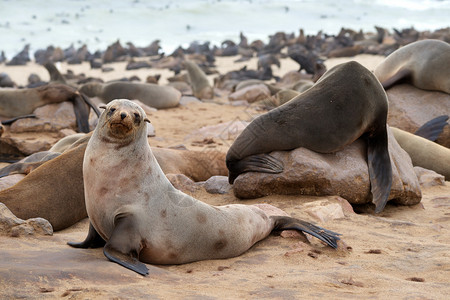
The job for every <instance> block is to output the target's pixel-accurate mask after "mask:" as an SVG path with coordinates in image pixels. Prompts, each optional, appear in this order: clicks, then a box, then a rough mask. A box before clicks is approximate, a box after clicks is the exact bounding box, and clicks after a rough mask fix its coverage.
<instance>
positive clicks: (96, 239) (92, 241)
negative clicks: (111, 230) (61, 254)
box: [67, 223, 105, 249]
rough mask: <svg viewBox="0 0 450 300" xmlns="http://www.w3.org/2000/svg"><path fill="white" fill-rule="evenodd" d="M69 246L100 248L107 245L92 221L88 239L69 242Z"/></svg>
mask: <svg viewBox="0 0 450 300" xmlns="http://www.w3.org/2000/svg"><path fill="white" fill-rule="evenodd" d="M67 244H68V245H69V246H72V247H74V248H83V249H87V248H100V247H103V246H104V245H105V240H103V238H102V237H101V236H100V235H99V234H98V232H97V230H95V228H94V226H92V223H89V231H88V235H87V237H86V239H85V240H84V241H83V242H81V243H74V242H67Z"/></svg>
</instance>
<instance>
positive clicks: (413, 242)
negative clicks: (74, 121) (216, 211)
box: [0, 54, 450, 299]
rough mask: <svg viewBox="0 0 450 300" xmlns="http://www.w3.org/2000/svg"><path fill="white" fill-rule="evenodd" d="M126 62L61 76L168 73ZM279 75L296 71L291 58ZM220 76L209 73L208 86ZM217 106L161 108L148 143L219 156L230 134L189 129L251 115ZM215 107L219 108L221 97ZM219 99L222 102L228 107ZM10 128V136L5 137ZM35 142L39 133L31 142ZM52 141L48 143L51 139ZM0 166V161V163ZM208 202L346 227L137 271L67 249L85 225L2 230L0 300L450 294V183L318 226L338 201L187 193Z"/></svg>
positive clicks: (19, 69)
mask: <svg viewBox="0 0 450 300" xmlns="http://www.w3.org/2000/svg"><path fill="white" fill-rule="evenodd" d="M216 59H217V60H216V63H215V65H216V69H217V70H218V71H219V73H220V74H225V73H226V72H228V71H231V70H237V69H240V68H242V67H243V66H245V65H247V66H248V68H252V69H256V63H257V60H256V58H253V59H252V60H250V61H248V62H241V63H235V62H234V61H235V60H236V59H237V57H217V58H216ZM383 59H384V57H383V56H376V55H366V54H363V55H358V56H355V57H352V58H334V59H328V60H326V61H325V65H326V66H327V68H328V69H330V68H331V67H333V66H334V65H336V64H339V63H342V62H344V61H348V60H356V61H358V62H360V63H361V64H363V65H364V66H366V67H367V68H368V69H370V70H373V68H374V67H375V66H376V65H377V64H378V63H379V62H380V61H381V60H383ZM125 65H126V62H118V63H112V64H110V66H111V67H113V68H114V71H112V72H108V73H103V72H101V70H96V69H90V67H89V63H87V62H84V63H82V64H80V65H67V64H66V63H61V64H59V65H58V66H59V68H60V72H61V73H63V74H65V73H66V72H67V71H68V70H69V69H70V70H72V71H73V72H74V73H75V74H80V73H84V74H86V76H92V77H99V78H102V79H103V80H104V81H109V80H113V79H119V78H122V77H128V78H129V77H131V76H134V75H135V76H138V77H139V78H140V79H141V80H142V81H145V78H146V77H147V76H149V75H155V74H160V75H161V79H160V81H159V84H161V85H164V84H166V83H167V78H168V77H170V76H173V72H171V71H168V70H167V69H140V70H132V71H126V70H125ZM1 70H2V71H3V72H6V73H7V74H9V76H10V77H11V78H12V79H13V81H15V82H16V83H17V84H18V85H25V84H26V83H27V78H28V76H29V75H30V74H31V73H35V74H37V75H39V76H40V77H41V79H42V80H49V75H48V72H47V71H46V70H45V68H43V67H42V66H41V65H38V64H35V63H28V64H27V65H26V66H8V67H7V66H5V65H1ZM273 70H274V73H275V75H278V76H282V75H284V74H286V73H287V72H288V71H292V70H298V64H297V63H296V62H295V61H293V60H291V59H289V58H287V59H282V60H281V67H280V68H277V67H274V68H273ZM215 76H217V75H214V74H213V75H209V77H208V78H209V79H210V81H211V83H212V82H213V79H214V77H215ZM215 100H219V101H216V102H219V103H207V102H203V103H202V102H200V103H188V104H186V105H182V106H178V107H176V108H171V109H166V110H157V111H154V112H152V113H151V115H150V116H149V117H150V119H151V121H152V124H153V126H154V128H155V131H156V136H155V137H150V138H149V143H150V145H151V146H153V147H171V146H176V145H180V144H182V145H185V146H186V148H188V149H190V150H200V151H207V150H208V149H215V150H220V151H223V152H226V151H227V149H228V148H229V146H230V145H231V143H232V142H233V140H232V139H217V138H216V139H214V140H213V142H212V143H210V144H207V145H205V144H202V143H196V141H199V140H202V139H203V138H201V137H199V136H196V135H195V134H193V133H195V131H196V130H198V129H200V128H202V127H204V126H208V125H217V124H221V123H225V122H233V121H236V122H238V121H241V120H242V121H250V119H251V114H249V111H248V108H247V107H246V106H233V105H229V104H227V103H225V102H227V99H226V98H223V99H215ZM221 102H222V103H221ZM224 103H225V104H224ZM7 134H8V133H7ZM29 138H35V139H43V138H46V137H45V136H40V135H39V133H36V134H35V135H33V136H32V137H29ZM52 141H53V140H52ZM4 165H6V164H0V167H2V166H4ZM190 193H191V194H192V195H193V196H194V197H196V198H197V199H199V200H201V201H204V202H206V203H209V204H213V205H224V204H229V203H245V204H254V203H268V204H272V205H274V206H277V207H279V208H281V209H283V210H285V211H286V212H287V213H288V214H289V215H291V216H293V217H297V218H300V219H304V220H308V221H311V222H314V223H316V224H318V225H320V226H323V227H325V228H327V229H330V230H333V231H336V232H339V233H341V234H342V242H343V243H342V244H341V246H340V249H339V250H333V249H331V248H329V247H325V246H324V245H322V244H320V243H318V242H316V241H313V243H312V244H311V243H309V242H307V241H306V240H305V239H299V238H298V237H295V238H292V237H282V236H277V235H271V236H269V237H268V238H266V239H265V240H263V241H261V242H258V243H257V244H255V245H254V246H253V247H252V248H251V249H250V250H248V251H247V252H246V253H244V254H243V255H241V256H239V257H235V258H230V259H225V260H209V261H201V262H195V263H190V264H185V265H174V266H152V265H147V266H148V268H149V269H150V274H149V276H147V277H142V276H140V275H138V274H136V273H134V272H132V271H130V270H127V269H125V268H123V267H120V266H119V265H117V264H114V263H111V262H109V261H108V260H107V259H106V258H105V257H104V255H103V253H102V250H101V249H86V250H80V249H74V248H71V247H69V246H68V245H66V243H67V242H68V241H81V240H83V239H84V238H85V235H86V233H87V229H88V220H87V219H85V220H83V221H81V222H79V223H78V224H76V225H74V226H72V227H70V228H68V229H65V230H63V231H60V232H55V233H54V234H53V236H31V237H16V238H15V237H9V236H0V257H1V259H0V286H1V290H0V295H1V298H5V299H18V298H32V299H53V298H67V299H238V298H239V299H299V298H306V299H324V298H332V299H352V298H357V299H386V298H391V299H447V298H448V295H450V279H449V278H450V252H449V250H448V249H449V246H450V215H449V214H450V212H449V207H450V183H449V182H448V181H447V182H445V184H444V185H436V186H430V187H423V188H422V195H423V198H422V201H421V203H419V204H417V205H414V206H396V205H394V204H391V203H388V205H387V206H386V208H385V210H384V211H383V212H382V213H381V214H378V215H372V214H367V213H360V214H357V213H355V212H353V210H352V209H348V210H347V211H344V212H345V216H344V217H342V218H338V219H334V220H327V221H320V220H318V219H317V218H315V217H314V216H313V215H311V214H309V213H307V212H308V207H309V204H310V203H312V202H315V203H323V205H327V204H330V203H342V199H340V198H339V197H337V196H332V197H311V196H280V195H273V196H267V197H264V198H260V199H254V200H246V201H242V200H239V199H237V198H236V197H235V196H234V195H233V193H232V192H229V193H227V194H222V195H220V194H209V193H207V192H206V191H205V190H204V189H203V188H202V189H199V190H197V191H194V192H190Z"/></svg>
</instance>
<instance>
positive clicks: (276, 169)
mask: <svg viewBox="0 0 450 300" xmlns="http://www.w3.org/2000/svg"><path fill="white" fill-rule="evenodd" d="M227 167H228V171H229V175H228V181H229V182H230V183H233V182H234V180H235V179H236V177H238V176H239V174H242V173H245V172H261V173H272V174H277V173H281V172H283V170H284V166H283V163H282V162H281V161H280V160H278V159H276V158H275V157H273V156H271V155H269V154H258V155H251V156H247V157H245V158H243V159H241V160H238V161H227Z"/></svg>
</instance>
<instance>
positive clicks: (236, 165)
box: [226, 61, 392, 212]
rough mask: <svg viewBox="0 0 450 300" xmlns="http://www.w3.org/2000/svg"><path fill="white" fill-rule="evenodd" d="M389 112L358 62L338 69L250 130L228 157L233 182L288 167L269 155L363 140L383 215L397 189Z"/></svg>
mask: <svg viewBox="0 0 450 300" xmlns="http://www.w3.org/2000/svg"><path fill="white" fill-rule="evenodd" d="M387 111H388V101H387V97H386V93H385V92H384V89H383V87H382V86H381V84H380V82H379V81H378V80H377V78H376V77H375V76H374V75H373V74H372V73H371V72H370V71H369V70H368V69H366V68H365V67H363V66H362V65H360V64H359V63H357V62H355V61H351V62H348V63H344V64H340V65H337V66H335V67H334V68H332V69H330V70H329V71H328V72H327V73H325V74H324V75H323V76H322V77H321V78H320V79H319V81H317V82H316V84H315V85H314V86H312V87H311V88H310V89H308V90H306V91H305V92H303V93H302V94H300V95H298V96H297V97H295V98H293V99H291V100H290V101H289V102H287V103H285V104H283V105H281V106H279V107H277V108H275V109H273V110H271V111H269V112H268V113H266V114H263V115H261V116H259V117H257V118H256V119H254V120H253V121H252V122H251V123H250V124H249V125H248V126H247V127H246V128H245V129H244V131H243V132H242V133H241V134H240V135H239V136H238V137H237V138H236V140H235V141H234V143H233V144H232V145H231V147H230V149H229V150H228V153H227V158H226V162H227V167H228V170H229V181H230V183H233V182H234V180H235V178H236V177H237V176H238V175H239V174H241V173H243V172H249V171H254V172H266V173H280V172H282V171H283V166H282V164H281V163H280V162H279V161H277V160H276V159H274V158H273V157H272V156H270V155H268V154H266V153H269V152H272V151H275V150H293V149H295V148H299V147H305V148H307V149H309V150H312V151H315V152H319V153H332V152H336V151H339V150H341V149H343V148H344V147H345V146H346V145H348V144H351V143H352V142H353V141H355V140H356V139H358V138H360V137H363V138H365V140H366V141H367V157H368V166H369V177H370V183H371V192H372V196H373V200H372V202H373V203H374V204H375V205H376V210H375V211H376V212H381V211H382V210H383V208H384V206H385V205H386V202H387V199H388V196H389V192H390V189H391V184H392V168H391V162H390V159H389V152H388V141H387V131H386V118H387Z"/></svg>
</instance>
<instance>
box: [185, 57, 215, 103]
mask: <svg viewBox="0 0 450 300" xmlns="http://www.w3.org/2000/svg"><path fill="white" fill-rule="evenodd" d="M184 65H185V67H186V70H187V71H188V74H189V82H190V85H191V87H192V91H193V92H194V96H195V97H197V98H198V99H212V98H213V97H214V90H213V88H212V87H211V84H210V83H209V80H208V77H206V74H205V72H203V70H202V69H201V68H200V67H199V66H198V65H197V64H196V63H195V62H193V61H190V60H186V61H185V62H184Z"/></svg>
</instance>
